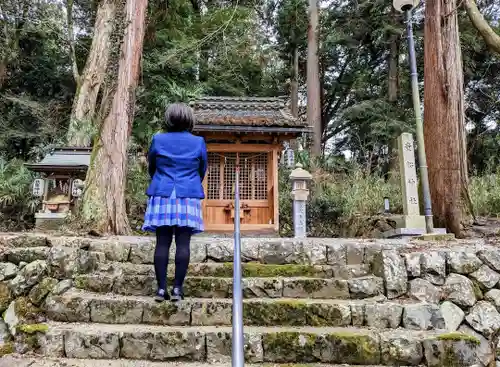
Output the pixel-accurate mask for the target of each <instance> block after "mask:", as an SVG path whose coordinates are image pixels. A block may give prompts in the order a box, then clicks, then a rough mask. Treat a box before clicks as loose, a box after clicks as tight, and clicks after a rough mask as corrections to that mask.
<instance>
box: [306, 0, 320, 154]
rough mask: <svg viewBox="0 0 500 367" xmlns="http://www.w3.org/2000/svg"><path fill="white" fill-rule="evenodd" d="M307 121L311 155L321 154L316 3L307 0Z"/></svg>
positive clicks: (315, 1) (312, 0) (313, 0)
mask: <svg viewBox="0 0 500 367" xmlns="http://www.w3.org/2000/svg"><path fill="white" fill-rule="evenodd" d="M307 122H308V123H309V126H312V128H313V144H312V147H311V153H312V155H313V156H316V157H319V156H321V140H322V139H321V138H322V136H321V135H322V131H321V95H320V78H319V58H318V4H317V0H309V26H308V29H307Z"/></svg>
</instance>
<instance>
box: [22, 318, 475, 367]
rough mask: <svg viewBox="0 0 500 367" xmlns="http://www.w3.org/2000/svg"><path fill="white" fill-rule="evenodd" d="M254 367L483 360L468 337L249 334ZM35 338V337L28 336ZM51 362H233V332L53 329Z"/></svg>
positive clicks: (41, 337) (46, 339)
mask: <svg viewBox="0 0 500 367" xmlns="http://www.w3.org/2000/svg"><path fill="white" fill-rule="evenodd" d="M244 332H245V359H246V361H247V362H249V363H261V362H270V363H314V362H317V363H333V364H335V363H337V364H341V363H346V364H352V365H386V366H394V365H396V366H400V365H411V366H417V365H420V364H424V365H426V366H432V367H434V366H436V367H437V366H455V365H456V366H472V365H474V364H479V365H481V358H482V359H483V361H484V355H483V354H481V353H482V352H484V350H481V348H482V347H484V346H481V345H479V340H477V339H476V338H474V337H472V336H469V335H466V334H462V333H445V332H442V331H426V332H422V331H420V332H416V331H408V330H390V331H375V330H370V329H359V328H327V327H325V328H312V327H300V328H290V327H287V328H284V327H246V328H245V329H244ZM30 336H32V335H30ZM37 343H38V345H39V351H40V352H41V353H42V354H43V355H45V356H47V357H67V358H78V359H117V358H124V359H135V360H150V361H169V362H173V361H183V362H184V361H192V362H208V363H227V362H230V360H231V327H206V326H196V327H166V326H147V325H108V324H79V323H77V324H70V323H68V324H59V323H50V324H48V331H46V332H45V333H38V334H37Z"/></svg>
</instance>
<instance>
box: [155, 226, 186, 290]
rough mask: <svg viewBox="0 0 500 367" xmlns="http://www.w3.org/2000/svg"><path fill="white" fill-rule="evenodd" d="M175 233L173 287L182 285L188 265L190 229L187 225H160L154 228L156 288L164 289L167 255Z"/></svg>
mask: <svg viewBox="0 0 500 367" xmlns="http://www.w3.org/2000/svg"><path fill="white" fill-rule="evenodd" d="M174 234H175V280H174V287H182V284H183V283H184V278H186V273H187V270H188V266H189V258H190V256H191V253H190V248H189V247H190V242H191V229H190V228H187V227H171V226H162V227H158V228H157V229H156V248H155V273H156V281H157V282H158V289H166V283H167V267H168V255H169V253H170V245H171V244H172V238H173V236H174Z"/></svg>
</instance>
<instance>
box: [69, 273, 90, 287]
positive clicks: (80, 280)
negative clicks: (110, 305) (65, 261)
mask: <svg viewBox="0 0 500 367" xmlns="http://www.w3.org/2000/svg"><path fill="white" fill-rule="evenodd" d="M73 284H74V286H75V288H78V289H86V288H88V284H89V279H88V278H87V277H86V276H85V275H79V276H77V277H76V278H75V279H74V281H73Z"/></svg>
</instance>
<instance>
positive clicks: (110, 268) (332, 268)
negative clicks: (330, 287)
mask: <svg viewBox="0 0 500 367" xmlns="http://www.w3.org/2000/svg"><path fill="white" fill-rule="evenodd" d="M241 267H242V269H241V270H242V274H243V277H247V278H248V277H260V278H272V277H314V278H327V279H330V278H340V279H351V278H359V277H362V276H366V275H370V266H369V265H365V264H357V265H304V264H284V265H272V264H261V263H256V262H248V263H243V264H242V266H241ZM96 271H97V272H101V273H105V274H114V275H116V276H122V275H149V276H154V274H155V273H154V267H153V265H150V264H131V263H126V262H125V263H124V262H116V261H110V262H104V263H99V264H98V267H97V269H96ZM168 274H169V275H172V276H173V274H174V265H173V264H172V265H169V267H168ZM188 274H189V275H190V276H194V277H221V278H231V277H232V276H233V263H232V262H224V263H215V262H207V263H192V264H190V265H189V269H188Z"/></svg>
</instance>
